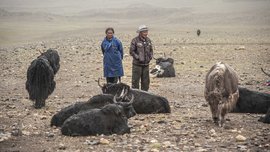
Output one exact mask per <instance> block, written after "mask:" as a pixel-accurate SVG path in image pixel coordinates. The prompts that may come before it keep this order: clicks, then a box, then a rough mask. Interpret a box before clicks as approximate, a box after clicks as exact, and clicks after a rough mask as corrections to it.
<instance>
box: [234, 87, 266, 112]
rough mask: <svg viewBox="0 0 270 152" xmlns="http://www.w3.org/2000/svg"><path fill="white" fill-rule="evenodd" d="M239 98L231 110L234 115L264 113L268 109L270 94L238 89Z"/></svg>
mask: <svg viewBox="0 0 270 152" xmlns="http://www.w3.org/2000/svg"><path fill="white" fill-rule="evenodd" d="M238 90H239V98H238V101H237V103H236V105H235V107H234V109H233V110H232V112H235V113H263V114H264V113H266V112H267V110H268V109H269V108H270V94H268V93H262V92H257V91H252V90H248V89H246V88H242V87H238Z"/></svg>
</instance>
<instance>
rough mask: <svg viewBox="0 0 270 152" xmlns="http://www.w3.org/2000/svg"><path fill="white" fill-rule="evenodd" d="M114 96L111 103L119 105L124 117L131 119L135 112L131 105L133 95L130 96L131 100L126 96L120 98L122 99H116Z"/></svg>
mask: <svg viewBox="0 0 270 152" xmlns="http://www.w3.org/2000/svg"><path fill="white" fill-rule="evenodd" d="M116 96H117V95H115V96H114V98H113V101H114V103H115V104H117V105H119V106H120V107H121V108H122V109H123V111H124V113H125V115H126V117H127V118H131V117H133V116H135V115H136V111H135V109H134V107H133V105H132V103H133V101H134V95H133V94H132V95H131V98H128V97H126V96H124V97H122V98H124V99H121V98H118V97H116Z"/></svg>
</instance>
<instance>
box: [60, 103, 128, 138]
mask: <svg viewBox="0 0 270 152" xmlns="http://www.w3.org/2000/svg"><path fill="white" fill-rule="evenodd" d="M127 121H128V118H127V116H126V114H125V110H124V107H123V106H122V105H119V104H108V105H106V106H104V107H103V108H102V109H91V110H87V111H84V112H81V113H78V114H75V115H72V116H71V117H69V118H68V119H67V120H66V121H65V122H64V124H63V125H62V128H61V132H62V134H63V135H67V136H87V135H98V134H99V135H100V134H104V135H111V134H125V133H130V128H129V127H128V124H127V123H128V122H127Z"/></svg>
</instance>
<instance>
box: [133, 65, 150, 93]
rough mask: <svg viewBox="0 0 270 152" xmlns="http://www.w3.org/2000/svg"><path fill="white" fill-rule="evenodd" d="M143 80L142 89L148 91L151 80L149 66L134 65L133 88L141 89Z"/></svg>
mask: <svg viewBox="0 0 270 152" xmlns="http://www.w3.org/2000/svg"><path fill="white" fill-rule="evenodd" d="M140 80H141V89H142V90H144V91H148V89H149V84H150V78H149V65H135V64H133V65H132V88H135V89H139V87H140V86H139V83H140Z"/></svg>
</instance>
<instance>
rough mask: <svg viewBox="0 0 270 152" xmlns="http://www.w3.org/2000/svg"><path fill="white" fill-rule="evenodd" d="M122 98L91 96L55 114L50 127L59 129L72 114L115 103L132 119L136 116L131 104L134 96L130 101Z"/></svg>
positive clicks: (105, 95) (104, 95)
mask: <svg viewBox="0 0 270 152" xmlns="http://www.w3.org/2000/svg"><path fill="white" fill-rule="evenodd" d="M123 97H124V95H122V97H121V95H120V97H116V96H113V95H111V94H100V95H95V96H93V97H92V98H90V99H89V100H88V101H87V102H77V103H75V104H73V105H70V106H68V107H65V108H63V109H62V110H61V111H59V112H58V113H57V114H55V115H54V116H53V117H52V119H51V126H57V127H61V126H62V124H63V123H64V121H65V120H66V119H68V118H69V117H70V116H72V115H74V114H77V113H79V112H82V111H87V110H90V109H97V108H99V109H100V108H102V107H103V106H105V105H108V104H111V103H115V102H117V104H119V105H121V106H123V107H124V111H125V114H126V116H127V117H128V118H130V117H133V116H134V115H136V112H135V110H134V108H133V106H132V104H131V103H132V102H133V100H134V96H132V97H131V99H129V98H127V97H125V99H123Z"/></svg>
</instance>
